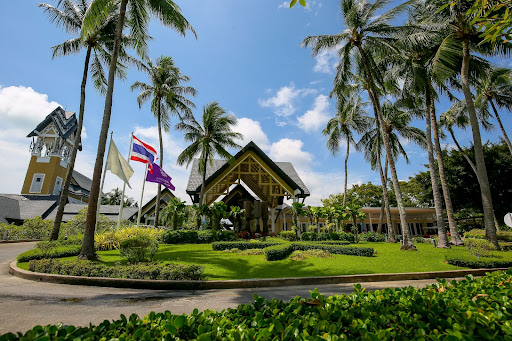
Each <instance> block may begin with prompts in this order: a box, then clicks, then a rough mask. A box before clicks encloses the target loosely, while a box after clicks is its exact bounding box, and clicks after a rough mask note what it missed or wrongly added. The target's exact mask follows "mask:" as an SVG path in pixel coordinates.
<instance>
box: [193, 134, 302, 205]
mask: <svg viewBox="0 0 512 341" xmlns="http://www.w3.org/2000/svg"><path fill="white" fill-rule="evenodd" d="M201 183H202V174H200V173H199V159H195V160H194V162H193V164H192V169H191V172H190V178H189V180H188V185H187V193H188V194H189V195H190V197H191V198H192V202H194V203H198V202H199V193H200V192H201ZM242 183H243V184H245V185H246V186H247V187H248V188H249V189H250V190H251V191H252V192H253V193H254V194H255V195H257V196H258V198H259V199H260V200H261V201H264V202H267V203H268V205H269V207H270V208H275V207H276V206H277V205H278V201H280V200H279V198H280V197H281V198H284V197H286V198H287V199H289V198H296V199H300V198H306V197H308V196H309V195H310V193H309V190H308V189H307V187H306V185H304V183H303V182H302V180H301V179H300V177H299V175H298V174H297V172H296V171H295V168H293V165H292V164H291V163H290V162H274V161H272V160H271V159H270V158H269V157H268V156H267V155H266V154H265V153H264V152H263V151H262V150H261V149H260V148H259V147H258V146H257V145H256V144H255V143H254V142H252V141H251V142H249V143H248V144H247V145H246V146H245V147H244V148H243V149H242V150H240V151H239V152H238V153H237V154H236V155H235V156H233V157H232V158H231V159H230V160H228V161H225V160H212V163H211V164H210V162H208V164H207V165H206V182H205V204H206V205H211V204H212V203H213V202H214V201H215V200H217V198H219V197H220V196H226V195H228V194H229V193H230V191H231V190H233V189H234V188H236V187H237V186H238V185H241V184H242Z"/></svg>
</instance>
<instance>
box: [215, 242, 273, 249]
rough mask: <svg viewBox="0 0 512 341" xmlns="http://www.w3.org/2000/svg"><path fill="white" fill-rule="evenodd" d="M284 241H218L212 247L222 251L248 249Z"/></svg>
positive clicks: (265, 246) (262, 247)
mask: <svg viewBox="0 0 512 341" xmlns="http://www.w3.org/2000/svg"><path fill="white" fill-rule="evenodd" d="M281 244H282V243H262V242H217V243H213V244H212V249H213V250H214V251H222V250H230V249H238V250H248V249H264V248H267V247H269V246H274V245H281Z"/></svg>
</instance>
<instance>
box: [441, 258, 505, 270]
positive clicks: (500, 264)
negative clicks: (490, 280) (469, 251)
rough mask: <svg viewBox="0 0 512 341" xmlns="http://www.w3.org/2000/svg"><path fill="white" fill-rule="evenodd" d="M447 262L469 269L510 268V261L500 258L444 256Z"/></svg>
mask: <svg viewBox="0 0 512 341" xmlns="http://www.w3.org/2000/svg"><path fill="white" fill-rule="evenodd" d="M446 261H447V262H448V264H451V265H455V266H460V267H464V268H471V269H492V268H510V267H512V261H509V260H500V259H489V258H484V259H479V258H478V257H471V258H469V257H468V258H446Z"/></svg>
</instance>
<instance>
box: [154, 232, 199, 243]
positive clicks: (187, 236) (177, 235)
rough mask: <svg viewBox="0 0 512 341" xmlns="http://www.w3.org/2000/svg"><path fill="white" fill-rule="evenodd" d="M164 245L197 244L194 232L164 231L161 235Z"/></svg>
mask: <svg viewBox="0 0 512 341" xmlns="http://www.w3.org/2000/svg"><path fill="white" fill-rule="evenodd" d="M162 241H163V242H164V244H197V242H198V236H197V231H195V230H166V231H165V232H164V233H163V234H162Z"/></svg>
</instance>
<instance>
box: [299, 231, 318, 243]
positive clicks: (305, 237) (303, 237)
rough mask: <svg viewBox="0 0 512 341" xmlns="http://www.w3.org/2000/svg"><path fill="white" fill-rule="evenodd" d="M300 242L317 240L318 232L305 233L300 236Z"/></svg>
mask: <svg viewBox="0 0 512 341" xmlns="http://www.w3.org/2000/svg"><path fill="white" fill-rule="evenodd" d="M300 240H304V241H308V240H317V234H316V232H303V233H302V234H301V235H300Z"/></svg>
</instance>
